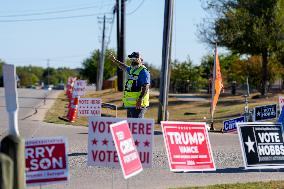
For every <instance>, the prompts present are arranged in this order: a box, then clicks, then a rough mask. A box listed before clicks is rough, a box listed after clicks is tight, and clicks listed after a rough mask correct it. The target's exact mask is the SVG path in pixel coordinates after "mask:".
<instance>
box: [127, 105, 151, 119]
mask: <svg viewBox="0 0 284 189" xmlns="http://www.w3.org/2000/svg"><path fill="white" fill-rule="evenodd" d="M146 111H147V108H146V107H145V108H142V109H136V108H135V107H133V108H127V117H129V118H144V114H145V112H146Z"/></svg>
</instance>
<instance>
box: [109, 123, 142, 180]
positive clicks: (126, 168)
mask: <svg viewBox="0 0 284 189" xmlns="http://www.w3.org/2000/svg"><path fill="white" fill-rule="evenodd" d="M110 130H111V134H112V137H113V141H114V144H115V148H116V151H117V154H118V158H119V162H120V166H121V169H122V172H123V176H124V178H125V179H128V178H130V177H132V176H134V175H137V174H138V173H140V172H141V171H142V170H143V167H142V164H141V161H140V158H139V154H138V152H137V150H136V147H135V143H134V140H133V138H132V135H131V132H130V129H129V126H128V123H127V121H121V122H118V123H114V124H111V125H110Z"/></svg>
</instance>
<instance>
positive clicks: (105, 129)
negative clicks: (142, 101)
mask: <svg viewBox="0 0 284 189" xmlns="http://www.w3.org/2000/svg"><path fill="white" fill-rule="evenodd" d="M123 120H127V123H128V125H129V129H130V131H131V134H132V136H133V139H134V144H135V146H136V148H137V151H138V154H139V157H140V160H141V163H142V166H143V168H149V167H152V149H153V135H154V120H152V119H138V118H128V119H126V118H125V119H123V118H112V117H94V116H92V117H89V131H88V164H89V165H94V166H101V167H117V168H118V167H119V159H118V154H117V151H116V149H115V145H114V142H113V138H112V135H111V131H110V125H111V124H113V123H117V122H120V121H123Z"/></svg>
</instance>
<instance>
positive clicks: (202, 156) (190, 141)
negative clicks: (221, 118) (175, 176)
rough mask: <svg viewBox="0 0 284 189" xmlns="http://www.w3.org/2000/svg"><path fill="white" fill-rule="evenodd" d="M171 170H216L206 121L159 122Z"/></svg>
mask: <svg viewBox="0 0 284 189" xmlns="http://www.w3.org/2000/svg"><path fill="white" fill-rule="evenodd" d="M161 127H162V129H163V135H164V141H165V144H166V150H167V155H168V160H169V166H170V170H171V171H185V172H187V171H213V170H216V168H215V164H214V160H213V156H212V151H211V145H210V141H209V137H208V133H207V129H206V123H197V122H171V121H165V122H161Z"/></svg>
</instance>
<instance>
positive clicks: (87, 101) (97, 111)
mask: <svg viewBox="0 0 284 189" xmlns="http://www.w3.org/2000/svg"><path fill="white" fill-rule="evenodd" d="M101 109H102V100H101V99H100V98H80V99H79V106H78V116H82V117H83V116H85V117H88V116H101Z"/></svg>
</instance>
